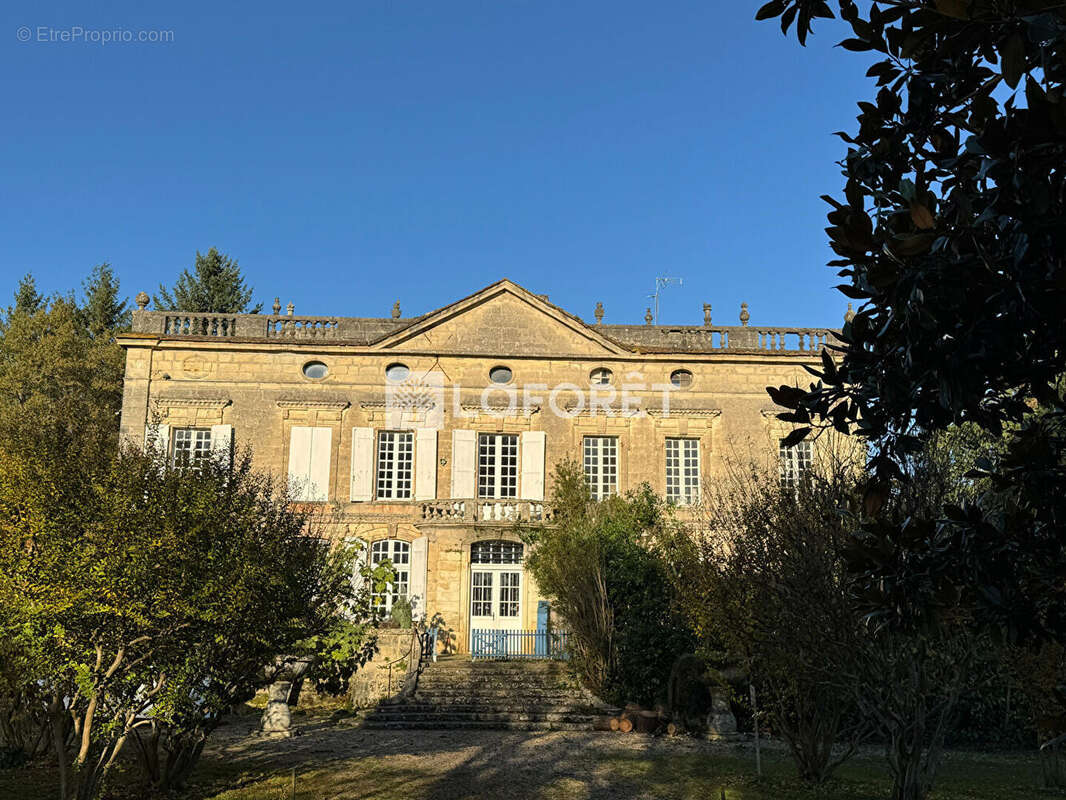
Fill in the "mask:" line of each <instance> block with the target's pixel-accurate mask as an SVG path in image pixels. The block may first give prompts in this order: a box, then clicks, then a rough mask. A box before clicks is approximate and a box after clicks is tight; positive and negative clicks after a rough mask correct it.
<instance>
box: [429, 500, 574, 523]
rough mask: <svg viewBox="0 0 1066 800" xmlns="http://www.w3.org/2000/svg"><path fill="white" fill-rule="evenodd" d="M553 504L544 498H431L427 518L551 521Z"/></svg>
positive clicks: (470, 521) (504, 521) (435, 520)
mask: <svg viewBox="0 0 1066 800" xmlns="http://www.w3.org/2000/svg"><path fill="white" fill-rule="evenodd" d="M552 517H553V513H552V509H551V507H550V506H549V505H548V504H547V503H545V502H543V501H540V500H483V499H479V500H427V501H426V502H424V503H422V520H423V521H425V522H444V523H448V522H469V523H478V522H480V523H494V522H500V523H509V522H551V521H552Z"/></svg>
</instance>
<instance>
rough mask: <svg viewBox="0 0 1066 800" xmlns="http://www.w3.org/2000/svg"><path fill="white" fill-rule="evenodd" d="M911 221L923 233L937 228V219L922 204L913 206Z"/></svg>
mask: <svg viewBox="0 0 1066 800" xmlns="http://www.w3.org/2000/svg"><path fill="white" fill-rule="evenodd" d="M911 219H912V220H913V221H914V224H915V225H917V226H918V227H919V228H921V229H922V230H923V231H927V230H929V229H930V228H935V227H936V219H935V218H934V217H933V212H931V211H930V210H929V209H928V208H926V207H925V206H923V205H922V204H921V203H914V204H913V205H911Z"/></svg>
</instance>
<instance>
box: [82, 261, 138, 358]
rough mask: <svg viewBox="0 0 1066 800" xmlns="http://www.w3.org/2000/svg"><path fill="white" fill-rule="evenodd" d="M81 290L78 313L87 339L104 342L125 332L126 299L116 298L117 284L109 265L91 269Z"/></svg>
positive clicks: (117, 296) (127, 314) (127, 328)
mask: <svg viewBox="0 0 1066 800" xmlns="http://www.w3.org/2000/svg"><path fill="white" fill-rule="evenodd" d="M84 287H85V302H84V303H83V304H82V313H83V314H84V315H85V327H86V329H87V330H88V332H89V335H90V336H92V337H93V338H94V339H104V340H107V339H111V338H112V337H113V336H114V335H115V334H116V333H122V332H124V331H127V330H129V327H130V310H129V307H128V305H127V303H126V300H125V299H119V282H118V279H117V278H116V277H115V273H114V270H112V269H111V265H110V264H107V263H104V264H99V265H97V266H95V267H93V269H92V272H91V273H90V274H89V279H88V280H87V281H86V282H85V284H84Z"/></svg>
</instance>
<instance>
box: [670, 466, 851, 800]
mask: <svg viewBox="0 0 1066 800" xmlns="http://www.w3.org/2000/svg"><path fill="white" fill-rule="evenodd" d="M856 475H857V470H856V469H855V466H854V465H853V464H850V463H848V462H846V461H831V462H829V463H828V464H826V465H825V466H824V467H823V469H821V470H820V471H819V472H818V473H817V474H812V475H808V476H807V479H806V480H804V481H802V482H801V483H800V485H799V486H798V487H796V488H795V489H791V488H784V487H782V486H781V485H780V482H779V479H778V476H777V475H776V474H770V473H769V472H768V471H766V470H763V469H761V468H760V467H757V466H755V465H744V464H739V463H731V464H730V465H729V467H728V469H727V471H726V473H725V474H724V475H723V476H721V478H720V479H719V480H717V481H716V482H715V483H714V484H713V485H709V486H708V487H707V489H706V491H705V492H704V498H703V503H702V509H701V511H702V513H701V517H702V519H701V526H700V528H699V529H698V530H695V531H691V530H682V531H678V532H677V535H675V536H674V537H673V538H672V539H671V541H670V542H669V544H668V545H667V546H666V547H665V548H664V552H665V553H666V554H667V555H666V557H667V558H668V559H669V561H670V563H671V565H672V567H673V574H674V576H675V582H676V584H677V591H676V597H677V602H678V605H679V607H680V608H681V609H682V611H683V613H684V615H685V617H686V618H687V619H688V621H689V623H690V625H691V626H692V628H693V629H694V630H695V631H697V633H698V634H699V635H700V641H701V645H702V649H703V650H704V651H705V652H707V653H708V655H709V656H710V657H711V658H712V659H713V660H716V661H719V662H725V663H729V662H732V663H735V664H739V665H740V666H741V667H742V669H743V670H744V672H745V673H746V674H747V675H748V677H749V680H750V681H751V683H752V685H754V686H756V687H757V688H758V693H759V706H760V708H761V709H763V710H764V711H765V712H766V713H767V715H768V720H769V724H770V727H771V728H772V729H773V730H774V731H776V732H777V733H779V734H780V735H781V737H782V738H783V739H784V741H785V742H786V743H787V744H788V747H789V750H790V752H791V754H792V758H793V760H794V761H795V763H796V767H797V770H798V772H799V775H800V778H801V779H803V780H804V781H807V782H810V783H822V782H823V781H825V780H826V779H827V778H829V777H830V775H831V774H832V773H833V771H834V770H835V769H836V768H837V767H838V766H839V765H840V764H841V763H843V762H844V761H845V760H847V758H849V757H850V756H851V755H852V753H853V752H854V751H855V748H856V747H857V746H858V745H859V744H861V743H862V742H863V741H864V739H866V738H867V737H868V736H869V735H870V734H871V733H872V725H871V724H870V722H869V720H868V719H866V718H864V717H863V716H861V715H860V714H859V713H858V710H857V709H858V706H857V704H856V701H855V698H854V692H853V691H852V687H851V686H850V685H849V686H847V687H844V686H842V683H843V681H842V680H841V678H842V676H843V675H845V674H848V671H849V669H850V667H851V666H852V665H853V664H854V658H855V654H856V652H857V651H858V649H859V648H860V646H861V645H862V644H863V638H864V631H863V621H862V613H861V611H859V609H858V607H857V605H856V603H855V601H854V598H853V597H852V595H851V585H850V579H849V575H848V571H847V566H846V563H845V560H844V558H843V557H842V554H843V552H844V550H845V548H846V547H847V544H848V541H849V539H850V537H851V536H852V534H853V527H852V525H853V520H854V514H853V511H854V507H855V506H856V505H857V501H858V498H857V492H856V483H857V481H856Z"/></svg>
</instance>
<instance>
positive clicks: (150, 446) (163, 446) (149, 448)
mask: <svg viewBox="0 0 1066 800" xmlns="http://www.w3.org/2000/svg"><path fill="white" fill-rule="evenodd" d="M169 450H170V426H169V425H149V426H148V427H146V428H145V429H144V452H145V453H148V454H150V455H154V456H156V457H157V458H160V459H162V460H164V461H165V460H166V457H167V455H168V451H169Z"/></svg>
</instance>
